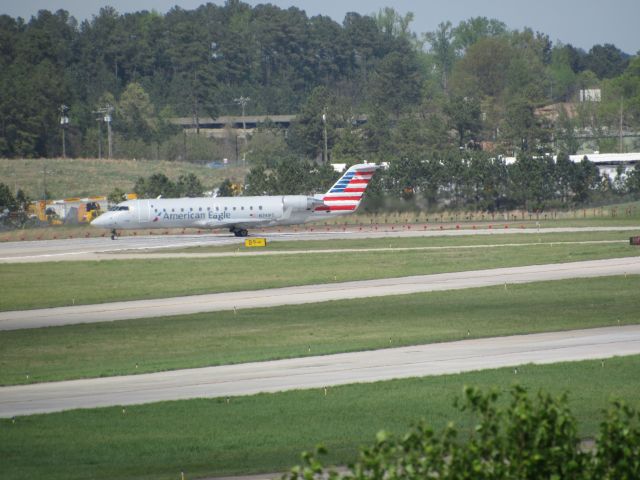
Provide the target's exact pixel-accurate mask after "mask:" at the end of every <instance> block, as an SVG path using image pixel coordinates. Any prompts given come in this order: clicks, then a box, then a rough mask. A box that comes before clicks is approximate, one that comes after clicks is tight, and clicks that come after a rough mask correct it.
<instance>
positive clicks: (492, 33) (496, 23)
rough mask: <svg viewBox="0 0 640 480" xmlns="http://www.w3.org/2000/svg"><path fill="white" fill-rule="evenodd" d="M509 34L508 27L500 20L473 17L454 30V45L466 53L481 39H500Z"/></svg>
mask: <svg viewBox="0 0 640 480" xmlns="http://www.w3.org/2000/svg"><path fill="white" fill-rule="evenodd" d="M506 33H507V26H506V25H505V24H504V23H503V22H501V21H500V20H496V19H495V18H491V19H489V18H487V17H473V18H470V19H469V20H466V21H462V22H460V23H459V24H458V26H457V27H456V28H454V29H453V36H454V41H453V45H454V47H455V49H456V50H457V51H459V52H464V51H465V50H466V49H467V48H469V47H470V46H471V45H473V44H474V43H476V42H477V41H478V40H480V39H481V38H487V37H499V36H502V35H505V34H506Z"/></svg>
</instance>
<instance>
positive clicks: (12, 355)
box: [0, 276, 640, 385]
mask: <svg viewBox="0 0 640 480" xmlns="http://www.w3.org/2000/svg"><path fill="white" fill-rule="evenodd" d="M639 291H640V276H629V277H626V278H625V277H624V276H620V277H606V278H592V279H575V280H564V281H555V282H540V283H531V284H522V285H509V286H508V287H507V289H506V290H505V288H504V287H503V286H500V287H486V288H477V289H470V290H464V291H449V292H436V293H426V294H414V295H402V296H390V297H384V298H370V299H362V300H345V301H336V302H325V303H321V304H311V305H296V306H286V307H276V308H264V309H252V310H240V311H239V312H238V313H237V314H234V313H233V312H214V313H206V314H197V315H189V316H181V317H164V318H153V319H143V320H130V321H122V322H108V323H101V324H86V325H71V326H65V327H57V328H42V329H34V330H16V331H7V332H0V384H3V385H8V384H22V383H31V382H42V381H51V380H65V379H74V378H82V377H100V376H111V375H123V374H134V373H146V372H155V371H161V370H171V369H178V368H191V367H202V366H208V365H221V364H228V363H242V362H249V361H260V360H268V359H276V358H292V357H300V356H305V355H321V354H329V353H337V352H346V351H354V350H371V349H379V348H385V347H389V346H400V345H415V344H424V343H432V342H442V341H451V340H459V339H463V338H475V337H489V336H499V335H509V334H516V333H533V332H546V331H554V330H569V329H576V328H590V327H597V326H607V325H618V324H620V325H626V324H635V323H638V322H640V314H639V313H638V312H640V295H638V292H639ZM27 375H29V378H28V379H27Z"/></svg>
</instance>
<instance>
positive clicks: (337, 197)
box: [316, 164, 377, 214]
mask: <svg viewBox="0 0 640 480" xmlns="http://www.w3.org/2000/svg"><path fill="white" fill-rule="evenodd" d="M376 168H377V166H376V165H373V164H359V165H354V166H353V167H351V168H349V169H348V170H347V171H346V172H345V173H344V175H343V176H342V177H341V178H340V180H338V181H337V182H336V183H335V184H334V185H333V187H331V188H330V189H329V191H328V192H327V193H325V194H324V195H323V196H322V197H321V198H322V200H323V202H324V205H321V206H319V207H316V211H326V212H331V213H338V212H340V213H342V214H345V213H351V212H353V211H354V210H355V209H356V208H358V205H360V201H361V200H362V196H363V195H364V192H365V190H366V189H367V186H368V185H369V183H370V182H371V178H372V177H373V174H374V173H375V171H376Z"/></svg>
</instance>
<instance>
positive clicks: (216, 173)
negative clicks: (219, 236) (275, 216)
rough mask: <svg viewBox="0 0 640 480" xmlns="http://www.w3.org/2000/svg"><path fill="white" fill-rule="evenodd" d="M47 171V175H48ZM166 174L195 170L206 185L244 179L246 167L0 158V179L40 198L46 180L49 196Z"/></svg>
mask: <svg viewBox="0 0 640 480" xmlns="http://www.w3.org/2000/svg"><path fill="white" fill-rule="evenodd" d="M45 171H46V178H45ZM153 173H164V174H165V175H167V176H168V177H169V178H170V179H171V180H173V181H175V180H177V179H178V177H179V176H180V175H183V174H187V173H194V174H195V175H196V176H197V177H198V178H199V179H200V181H201V182H202V184H203V185H204V186H205V187H207V188H212V187H218V186H219V185H220V183H221V182H222V180H224V179H225V178H227V177H229V178H235V179H237V180H243V179H244V174H245V169H239V168H231V167H230V168H227V169H211V168H207V167H205V166H204V165H198V164H194V163H187V162H167V161H164V160H162V161H154V160H107V159H102V160H98V159H95V158H93V159H88V158H76V159H70V158H68V159H63V158H48V159H42V158H40V159H24V158H20V159H6V158H4V159H0V179H2V180H0V181H2V182H4V183H5V184H6V185H8V186H9V188H10V189H12V190H13V189H16V188H22V189H23V190H24V191H25V192H26V193H27V195H28V196H29V197H30V198H32V199H41V198H42V195H43V186H44V182H46V187H47V191H48V192H49V198H56V199H58V198H68V197H83V196H90V195H107V194H108V193H109V192H111V191H112V190H113V189H114V188H115V187H118V188H120V189H122V190H124V191H125V192H131V191H132V189H133V184H134V183H135V181H136V180H137V179H138V177H148V176H149V175H151V174H153Z"/></svg>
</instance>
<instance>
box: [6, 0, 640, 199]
mask: <svg viewBox="0 0 640 480" xmlns="http://www.w3.org/2000/svg"><path fill="white" fill-rule="evenodd" d="M412 20H413V15H412V14H411V13H410V12H409V13H406V14H400V13H398V12H397V11H396V10H394V9H393V8H384V9H381V10H380V11H379V12H378V13H377V14H373V15H361V14H358V13H353V12H352V13H348V14H347V15H346V16H345V18H344V19H343V21H342V22H341V23H338V22H336V21H334V20H332V19H330V18H328V17H326V16H313V17H308V16H307V15H306V13H305V12H304V11H303V10H300V9H298V8H295V7H292V8H289V9H280V8H279V7H276V6H273V5H258V6H256V7H251V6H250V5H247V4H245V3H242V2H241V1H238V0H228V1H227V2H225V4H224V5H222V6H218V5H214V4H210V3H209V4H206V5H202V6H200V7H198V8H196V9H194V10H184V9H181V8H179V7H174V8H173V9H171V10H170V11H169V12H168V13H166V14H159V13H157V12H148V11H140V12H135V13H127V14H119V13H118V12H117V11H116V10H115V9H113V8H111V7H105V8H103V9H101V10H100V11H99V12H98V14H96V15H95V16H93V17H92V18H91V19H88V20H85V21H82V22H77V21H76V20H75V19H74V18H73V17H71V16H70V15H69V14H68V12H66V11H64V10H58V11H56V12H50V11H47V10H42V11H40V12H39V13H38V14H37V15H36V16H34V17H32V18H31V19H30V20H29V21H24V20H23V19H20V18H18V19H14V18H11V17H9V16H6V15H3V16H0V45H1V46H2V48H0V67H1V68H0V88H2V91H3V93H4V95H2V96H0V118H2V123H1V125H0V155H2V156H7V157H49V156H60V155H61V152H62V141H61V134H62V132H61V127H60V119H61V117H63V116H65V115H66V116H68V118H69V123H68V124H65V125H66V127H65V128H66V130H65V140H66V142H67V148H66V153H67V155H70V156H86V157H97V156H98V155H100V154H102V156H106V152H107V148H108V147H107V137H108V131H107V129H108V128H107V127H111V129H112V137H113V147H114V151H113V155H114V156H117V157H128V158H152V159H153V158H163V159H174V160H186V161H211V160H220V159H221V158H227V157H228V158H231V159H235V160H239V159H240V158H242V159H244V160H246V162H247V163H248V165H249V166H250V167H252V171H251V172H250V174H249V176H248V178H247V179H246V182H245V183H246V190H247V192H248V193H259V192H279V191H282V190H283V189H284V188H285V187H286V188H289V185H288V184H287V182H288V180H287V178H288V177H287V173H286V172H287V170H291V171H295V172H297V175H298V178H299V179H303V178H304V179H305V180H304V181H303V180H301V181H299V182H298V183H295V182H289V183H293V185H292V187H294V189H300V188H301V187H302V186H305V188H308V189H309V190H314V191H315V190H317V189H320V188H321V187H322V188H324V186H325V185H326V183H327V182H328V181H329V180H328V176H327V175H325V174H322V173H320V170H322V168H321V165H317V164H319V163H321V159H324V158H327V159H328V160H329V161H331V162H335V163H347V164H353V163H359V162H361V161H364V160H368V161H372V162H377V163H380V162H385V163H387V164H389V170H388V172H387V173H385V174H383V175H381V176H380V177H381V180H380V182H379V188H380V191H381V192H383V193H384V195H386V196H387V197H391V198H395V199H404V200H405V201H406V200H407V199H414V200H416V201H418V200H419V201H420V202H422V203H426V204H429V205H432V206H436V205H437V206H446V205H454V206H469V205H475V206H477V208H488V209H491V208H494V209H495V208H502V206H505V205H516V206H519V207H520V206H526V207H527V208H531V207H532V206H535V208H542V206H543V205H545V204H546V205H548V204H550V203H553V202H556V203H560V204H563V205H565V206H568V205H571V204H575V203H579V202H586V201H589V200H593V198H594V197H597V196H598V195H601V193H602V192H608V193H607V194H616V193H630V192H634V191H635V190H634V189H635V187H634V183H633V182H634V180H633V179H634V178H635V177H633V175H632V176H630V177H629V178H627V179H626V180H625V181H624V182H623V181H622V180H621V181H619V182H618V183H616V184H613V183H611V182H609V184H608V185H607V179H596V178H595V177H594V173H593V169H589V168H587V167H586V166H584V165H578V166H576V167H566V166H563V165H562V164H557V165H554V166H553V167H551V166H550V165H548V163H549V162H548V161H547V160H545V159H548V158H549V156H550V155H554V154H559V155H560V157H562V158H564V155H566V154H572V153H575V152H577V151H578V150H579V149H580V148H581V147H590V148H591V149H593V150H599V151H601V152H607V151H618V150H626V149H635V148H640V145H639V144H638V143H639V141H638V139H636V140H633V139H631V140H627V141H626V143H625V142H624V141H622V142H621V141H619V139H618V136H617V135H616V132H618V131H619V130H637V129H638V128H640V57H638V56H637V55H635V56H633V55H629V54H627V53H625V52H622V51H621V50H620V49H618V48H617V47H615V46H614V45H611V44H604V45H594V46H593V47H592V48H591V49H589V50H588V51H585V50H582V49H580V48H576V47H574V46H572V45H570V44H563V43H560V42H557V43H554V42H552V41H551V40H550V39H549V37H548V35H546V34H544V33H542V32H534V31H533V30H531V29H528V28H525V29H523V30H513V29H510V28H508V26H507V25H506V24H504V23H503V22H501V21H499V20H496V19H489V18H486V17H475V18H470V19H468V20H466V21H462V22H460V23H459V24H458V25H455V26H454V25H452V24H451V23H450V22H443V23H441V24H440V25H439V26H438V28H437V29H436V30H434V31H431V32H423V33H420V34H418V33H415V32H413V31H412V29H411V23H412ZM596 88H597V89H600V91H601V98H600V99H599V101H585V102H578V101H577V99H578V92H579V91H580V90H587V89H596ZM240 97H245V98H249V99H250V100H249V103H248V104H246V113H247V114H263V115H276V114H291V113H294V114H296V120H295V121H294V122H293V124H292V125H291V127H290V128H289V129H287V130H283V129H279V128H277V127H276V126H275V124H271V123H269V122H267V123H266V124H265V125H262V126H261V127H260V128H259V129H257V130H256V131H255V132H254V133H253V134H252V135H251V136H250V137H249V138H247V139H246V141H240V142H239V141H238V139H237V138H233V135H232V134H231V133H230V132H227V135H226V136H225V138H223V139H217V140H216V139H212V138H208V137H206V136H205V135H202V134H200V135H198V134H196V135H184V134H183V133H182V132H181V131H180V130H178V129H176V127H175V126H174V125H173V124H172V123H171V121H170V120H171V119H172V118H174V117H177V116H186V117H190V118H192V119H193V121H194V123H195V124H196V125H198V123H199V121H200V119H201V118H202V117H203V116H212V117H217V116H219V115H223V114H227V115H239V114H240V113H241V111H242V110H241V106H240V105H239V103H240V102H238V101H236V100H238V99H239V98H240ZM550 104H552V105H554V106H553V107H551V108H550V109H547V112H546V113H541V111H540V107H543V106H548V105H550ZM63 106H66V107H68V110H62V107H63ZM105 119H109V120H110V122H109V124H108V125H107V123H106V122H105ZM612 132H613V133H612ZM634 142H635V143H634ZM502 155H510V156H517V157H518V161H517V162H516V164H514V165H510V166H506V165H503V163H502V161H501V160H500V158H501V156H502ZM280 164H287V165H285V166H280ZM522 168H526V169H527V170H526V172H525V173H522V172H521V170H522ZM570 168H571V169H574V170H575V171H573V170H572V171H571V172H569V173H567V171H568V170H567V169H570ZM479 170H480V171H482V172H484V173H482V175H484V176H482V177H478V171H479ZM587 170H590V171H591V173H589V174H585V173H580V172H586V171H587ZM556 174H558V175H564V176H562V177H561V178H558V177H557V176H556ZM549 175H551V176H553V177H554V178H553V181H549V178H550V177H549ZM566 175H573V176H575V177H576V178H578V177H580V178H582V180H576V179H574V180H572V181H568V180H566ZM316 177H317V178H316ZM478 178H480V180H479V179H478ZM527 179H528V180H530V182H529V183H530V184H528V185H526V186H525V187H526V188H524V190H523V187H522V183H523V182H524V180H527ZM630 180H631V182H630V183H629V181H630ZM500 182H502V183H500ZM492 185H493V186H492ZM552 185H553V186H552ZM583 185H588V186H587V187H586V189H585V188H584V187H583ZM543 187H544V188H543ZM523 191H526V192H529V193H528V194H527V195H528V196H527V197H526V198H523V196H522V192H523ZM465 195H469V196H468V197H467V196H465Z"/></svg>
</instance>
